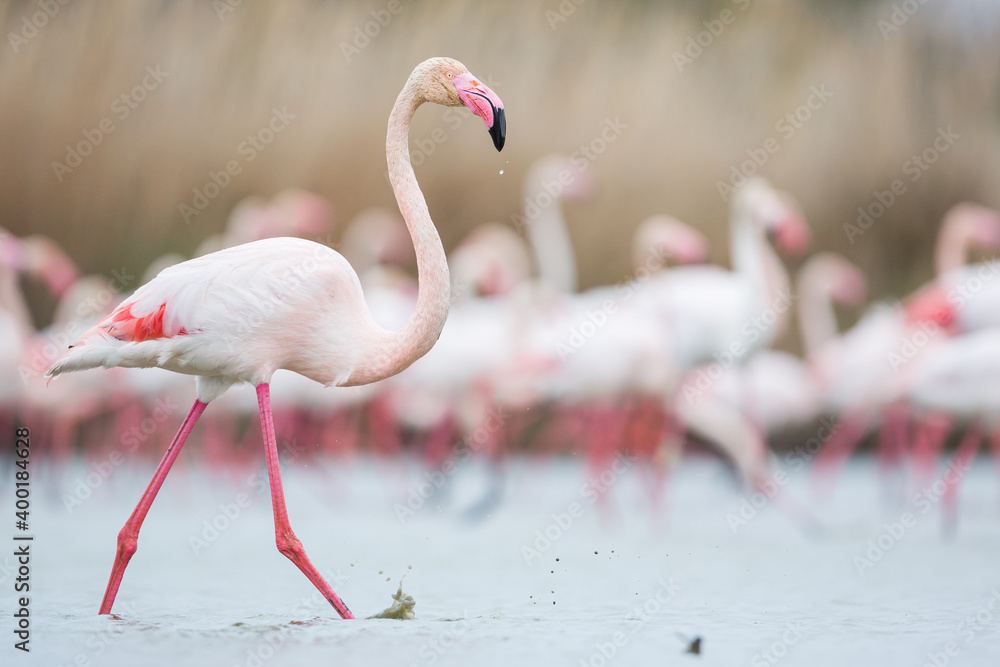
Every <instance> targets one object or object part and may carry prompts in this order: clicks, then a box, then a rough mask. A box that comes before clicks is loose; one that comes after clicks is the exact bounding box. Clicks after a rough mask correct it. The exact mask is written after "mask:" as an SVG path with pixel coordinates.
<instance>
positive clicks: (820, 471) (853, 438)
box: [813, 413, 870, 498]
mask: <svg viewBox="0 0 1000 667" xmlns="http://www.w3.org/2000/svg"><path fill="white" fill-rule="evenodd" d="M869 422H870V418H869V417H867V416H866V415H863V414H853V413H848V414H845V415H844V416H843V417H842V418H841V428H840V430H839V431H838V432H837V433H835V434H834V435H833V437H831V438H830V440H829V442H827V443H826V444H825V445H824V446H823V449H822V450H820V452H819V454H818V455H817V457H816V464H815V466H814V468H813V480H814V486H813V493H814V494H815V495H816V496H817V497H821V498H823V497H829V495H830V493H831V492H832V491H833V482H834V478H835V477H836V474H837V472H838V471H839V469H840V467H841V466H842V465H844V463H846V462H847V459H848V458H849V457H850V456H851V453H852V452H853V451H854V449H855V448H856V447H857V446H858V443H859V442H861V438H862V437H863V436H864V434H865V431H866V430H867V429H868V425H869Z"/></svg>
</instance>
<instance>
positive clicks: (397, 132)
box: [344, 73, 451, 386]
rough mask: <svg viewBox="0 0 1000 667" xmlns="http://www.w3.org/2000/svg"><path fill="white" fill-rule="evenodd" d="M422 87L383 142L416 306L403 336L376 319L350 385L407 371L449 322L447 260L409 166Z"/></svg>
mask: <svg viewBox="0 0 1000 667" xmlns="http://www.w3.org/2000/svg"><path fill="white" fill-rule="evenodd" d="M419 88H420V81H419V75H418V74H417V73H414V75H411V77H410V79H409V80H408V81H407V82H406V85H405V86H404V87H403V90H402V92H400V93H399V97H398V98H396V103H395V105H393V107H392V113H391V114H389V129H388V133H387V134H386V141H385V154H386V159H387V160H388V163H389V182H390V183H391V184H392V190H393V193H394V194H395V195H396V203H397V204H399V211H400V213H402V215H403V220H404V221H406V228H407V229H408V230H409V232H410V238H411V239H412V240H413V248H414V251H415V253H416V256H417V281H418V288H417V305H416V309H415V310H414V313H413V315H412V316H411V317H410V321H409V322H407V324H406V326H405V327H403V328H402V329H400V330H399V331H387V330H385V329H382V328H381V327H378V326H377V325H374V320H372V322H373V331H372V336H371V338H370V340H369V341H367V342H368V348H367V349H366V350H365V352H364V354H363V355H362V357H361V359H359V360H358V363H357V364H356V368H357V370H356V371H354V372H353V373H351V375H350V377H349V378H348V380H347V382H345V383H344V384H345V385H346V386H351V385H359V384H368V383H370V382H376V381H378V380H382V379H384V378H387V377H389V376H391V375H395V374H396V373H399V372H400V371H402V370H404V369H405V368H407V367H408V366H409V365H410V364H412V363H413V362H414V361H416V360H417V359H419V358H420V357H422V356H423V355H424V354H426V353H427V351H428V350H430V349H431V347H433V345H434V343H435V342H436V341H437V339H438V337H439V336H440V335H441V329H442V328H443V327H444V323H445V320H446V319H447V317H448V304H449V302H450V300H451V282H450V278H449V276H448V261H447V259H446V257H445V254H444V247H443V246H442V245H441V237H440V236H439V235H438V231H437V229H436V228H435V227H434V223H433V221H431V216H430V212H429V211H428V210H427V202H426V201H425V200H424V195H423V193H422V192H421V191H420V186H419V185H418V184H417V177H416V175H415V174H414V173H413V166H412V165H411V164H410V150H409V134H410V120H411V119H412V118H413V114H414V113H415V112H416V110H417V108H418V107H419V106H420V105H421V104H423V103H424V99H423V95H422V94H421V93H420V92H419ZM369 315H370V313H369Z"/></svg>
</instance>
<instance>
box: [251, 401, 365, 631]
mask: <svg viewBox="0 0 1000 667" xmlns="http://www.w3.org/2000/svg"><path fill="white" fill-rule="evenodd" d="M257 402H258V403H259V404H260V426H261V430H262V431H263V433H264V454H265V456H266V457H267V478H268V481H269V482H270V484H271V505H272V507H273V508H274V541H275V542H276V543H277V545H278V551H280V552H281V553H282V554H284V555H285V557H287V558H288V559H289V560H290V561H292V562H293V563H295V566H296V567H298V568H299V569H300V570H302V573H303V574H304V575H306V576H307V577H308V578H309V581H311V582H313V585H314V586H316V588H318V589H319V592H320V593H322V594H323V597H325V598H326V599H327V601H328V602H329V603H330V604H332V605H333V608H334V609H336V610H337V613H338V614H340V616H341V618H354V615H353V614H352V613H351V610H350V609H348V608H347V605H346V604H344V602H343V601H342V600H341V599H340V598H339V597H338V596H337V594H336V593H334V592H333V589H332V588H330V584H328V583H326V579H324V578H323V577H322V575H320V573H319V571H317V570H316V567H315V566H314V565H313V564H312V563H311V562H309V557H308V556H306V552H305V549H303V548H302V542H300V541H299V538H297V537H295V533H293V532H292V527H291V526H290V525H289V524H288V510H287V509H286V508H285V492H284V491H283V490H282V488H281V471H280V470H279V469H278V445H277V443H276V442H275V439H274V421H273V419H272V418H271V390H270V388H269V387H268V385H267V384H266V383H265V384H259V385H257Z"/></svg>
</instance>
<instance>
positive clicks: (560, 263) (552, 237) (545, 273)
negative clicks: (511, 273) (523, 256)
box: [524, 173, 578, 294]
mask: <svg viewBox="0 0 1000 667" xmlns="http://www.w3.org/2000/svg"><path fill="white" fill-rule="evenodd" d="M551 180H552V181H553V182H557V181H556V179H555V178H553V179H551ZM545 185H546V178H545V176H544V174H542V173H537V174H533V178H532V179H531V180H530V181H529V182H528V184H527V185H526V187H525V189H524V190H525V201H526V202H530V203H532V204H533V205H534V206H537V207H538V215H537V216H536V217H535V219H534V220H533V221H532V220H531V218H530V217H529V218H528V220H529V224H528V228H527V234H528V240H529V241H530V242H531V251H532V254H534V256H535V263H536V264H537V266H538V275H539V277H540V278H541V279H542V282H544V283H545V284H547V285H548V286H549V287H551V288H553V289H555V290H556V291H558V292H560V293H563V294H571V293H573V292H576V290H577V287H578V279H577V271H576V255H575V254H574V253H573V243H572V241H571V240H570V237H569V230H568V229H567V228H566V219H565V218H564V217H563V213H562V200H561V199H560V198H559V197H558V196H552V194H551V193H550V192H549V191H548V190H546V188H545ZM546 198H548V199H549V203H548V204H547V205H546V206H542V205H541V203H540V202H543V201H545V199H546ZM525 213H528V211H525Z"/></svg>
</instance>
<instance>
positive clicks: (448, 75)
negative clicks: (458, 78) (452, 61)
mask: <svg viewBox="0 0 1000 667" xmlns="http://www.w3.org/2000/svg"><path fill="white" fill-rule="evenodd" d="M445 76H447V77H448V78H449V79H450V78H451V77H452V76H454V75H453V74H452V73H451V72H448V73H447V74H446V75H445Z"/></svg>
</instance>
